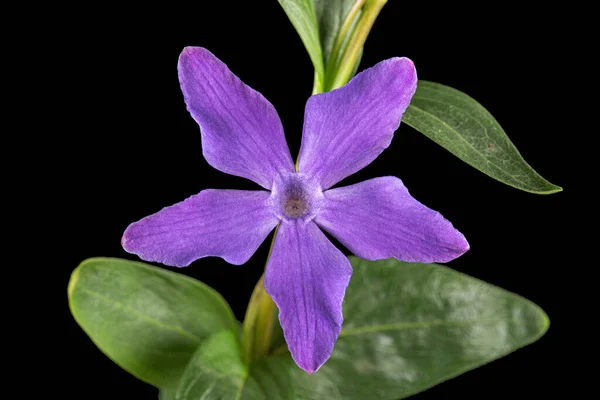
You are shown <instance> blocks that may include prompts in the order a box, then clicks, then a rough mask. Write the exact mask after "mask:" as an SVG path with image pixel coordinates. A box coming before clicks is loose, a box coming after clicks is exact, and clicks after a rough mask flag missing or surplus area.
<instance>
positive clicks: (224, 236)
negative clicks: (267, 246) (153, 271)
mask: <svg viewBox="0 0 600 400" xmlns="http://www.w3.org/2000/svg"><path fill="white" fill-rule="evenodd" d="M269 196H270V193H269V192H266V191H262V190H261V191H244V190H215V189H209V190H203V191H202V192H200V193H198V194H197V195H194V196H191V197H189V198H188V199H186V200H184V201H182V202H181V203H177V204H175V205H172V206H170V207H166V208H163V209H162V210H161V211H159V212H157V213H156V214H153V215H150V216H148V217H146V218H143V219H141V220H139V221H138V222H134V223H133V224H131V225H129V227H127V229H126V230H125V233H124V234H123V239H122V240H121V243H122V245H123V248H124V249H125V250H126V251H127V252H129V253H133V254H137V255H138V256H139V257H140V258H141V259H143V260H146V261H156V262H160V263H163V264H166V265H171V266H174V267H186V266H188V265H190V264H191V263H192V262H193V261H195V260H197V259H199V258H202V257H208V256H217V257H221V258H223V259H225V261H227V262H228V263H231V264H236V265H240V264H243V263H245V262H246V261H248V259H249V258H250V257H251V256H252V254H254V252H255V251H256V249H257V248H258V246H260V244H261V243H262V242H263V241H264V240H265V238H266V237H267V235H268V234H269V232H271V231H272V230H273V228H274V227H275V226H276V225H277V223H278V222H279V220H278V219H277V218H276V217H275V216H274V214H273V212H272V211H271V208H270V206H269V204H268V200H269Z"/></svg>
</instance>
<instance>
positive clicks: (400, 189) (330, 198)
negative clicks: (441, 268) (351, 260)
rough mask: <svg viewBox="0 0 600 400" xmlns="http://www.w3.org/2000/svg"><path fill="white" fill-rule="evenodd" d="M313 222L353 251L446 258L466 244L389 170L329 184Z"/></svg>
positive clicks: (367, 255)
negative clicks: (346, 183)
mask: <svg viewBox="0 0 600 400" xmlns="http://www.w3.org/2000/svg"><path fill="white" fill-rule="evenodd" d="M324 196H325V200H324V201H323V205H322V207H321V210H320V213H319V215H318V216H317V217H316V218H315V222H316V223H317V225H319V226H320V227H322V228H323V229H325V230H326V231H327V232H329V233H331V234H332V235H333V236H334V237H335V238H337V239H338V240H339V241H340V242H341V243H343V244H344V246H346V247H347V248H348V249H349V250H350V251H352V252H353V253H354V254H356V255H357V256H358V257H361V258H364V259H367V260H379V259H384V258H390V257H394V258H397V259H399V260H402V261H409V262H424V263H430V262H448V261H450V260H453V259H455V258H456V257H458V256H460V255H462V254H463V253H464V252H466V251H467V250H469V244H468V243H467V241H466V239H465V237H464V236H463V234H462V233H460V232H459V231H457V230H456V229H454V227H453V226H452V224H451V223H450V221H448V220H447V219H445V218H444V217H443V216H442V215H441V214H440V213H439V212H437V211H434V210H432V209H430V208H427V207H425V206H424V205H423V204H421V203H419V202H418V201H417V200H415V199H414V198H413V197H412V196H411V195H410V194H409V193H408V190H407V189H406V187H405V186H404V185H403V184H402V181H401V180H400V179H398V178H396V177H393V176H387V177H382V178H375V179H370V180H368V181H364V182H361V183H357V184H356V185H351V186H346V187H341V188H336V189H331V190H328V191H326V192H325V193H324Z"/></svg>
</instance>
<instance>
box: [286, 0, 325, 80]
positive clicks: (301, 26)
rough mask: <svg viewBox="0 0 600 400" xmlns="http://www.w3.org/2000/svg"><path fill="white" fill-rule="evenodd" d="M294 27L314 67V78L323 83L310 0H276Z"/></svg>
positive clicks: (319, 52) (315, 23) (321, 53)
mask: <svg viewBox="0 0 600 400" xmlns="http://www.w3.org/2000/svg"><path fill="white" fill-rule="evenodd" d="M277 1H279V4H280V5H281V7H282V8H283V10H284V11H285V13H286V14H287V16H288V18H289V19H290V21H291V22H292V25H294V28H296V31H297V32H298V35H300V39H302V43H304V47H306V51H308V55H309V56H310V59H311V61H312V64H313V67H314V68H315V80H316V81H317V82H318V85H319V87H321V86H322V85H323V79H324V76H325V66H324V65H323V51H322V50H321V42H320V41H319V27H318V25H317V18H316V16H315V9H314V6H313V2H312V0H277Z"/></svg>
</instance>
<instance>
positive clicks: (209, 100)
mask: <svg viewBox="0 0 600 400" xmlns="http://www.w3.org/2000/svg"><path fill="white" fill-rule="evenodd" d="M177 68H178V71H179V82H180V84H181V90H182V92H183V96H184V99H185V103H186V105H187V109H188V111H189V112H190V114H192V117H193V118H194V120H196V122H197V123H198V124H199V125H200V132H201V134H202V153H203V154H204V158H206V161H208V163H209V164H210V165H212V166H213V167H215V168H216V169H218V170H220V171H223V172H226V173H228V174H231V175H236V176H242V177H244V178H248V179H251V180H253V181H254V182H256V183H258V184H259V185H261V186H262V187H264V188H266V189H271V184H272V180H273V177H275V176H276V174H277V173H278V172H279V171H288V172H293V171H294V163H293V162H292V157H291V155H290V150H289V148H288V146H287V143H286V141H285V136H284V134H283V127H282V126H281V121H280V120H279V116H278V115H277V111H275V108H274V107H273V105H272V104H271V103H269V101H268V100H267V99H265V98H264V97H263V96H262V95H261V94H260V93H258V92H257V91H255V90H254V89H252V88H250V87H249V86H247V85H246V84H244V83H243V82H242V81H241V80H240V79H239V78H238V77H237V76H235V75H234V74H233V73H232V72H231V71H230V70H229V68H227V66H226V65H225V64H224V63H223V62H222V61H221V60H219V59H218V58H217V57H215V56H214V55H213V54H212V53H211V52H209V51H208V50H206V49H204V48H201V47H186V48H185V49H184V50H183V52H182V53H181V55H180V57H179V64H178V66H177Z"/></svg>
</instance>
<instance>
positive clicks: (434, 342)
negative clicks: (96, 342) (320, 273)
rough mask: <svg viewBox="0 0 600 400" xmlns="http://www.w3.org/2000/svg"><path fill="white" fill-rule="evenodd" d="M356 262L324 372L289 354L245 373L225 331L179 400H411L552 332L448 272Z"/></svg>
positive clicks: (544, 321)
mask: <svg viewBox="0 0 600 400" xmlns="http://www.w3.org/2000/svg"><path fill="white" fill-rule="evenodd" d="M350 259H351V262H352V266H353V268H354V273H353V276H352V279H351V281H350V286H349V287H348V289H347V291H346V297H345V301H344V317H345V321H344V327H343V329H342V333H341V334H340V337H339V339H338V341H337V343H336V345H335V349H334V351H333V354H332V355H331V358H330V359H329V361H327V362H326V363H325V364H324V365H323V366H322V367H321V369H320V370H319V371H317V372H316V373H315V374H313V375H308V374H307V373H305V372H304V371H302V370H301V369H300V368H298V367H297V366H296V365H295V364H294V362H293V360H292V359H291V357H290V356H289V354H288V353H286V352H285V351H284V354H282V355H273V356H270V357H267V358H263V359H261V360H258V361H257V362H256V363H254V364H253V365H252V366H251V367H250V368H249V367H248V366H246V365H244V363H243V358H242V353H241V349H240V345H239V343H238V341H237V338H236V336H235V335H233V334H231V333H227V332H222V333H219V334H217V335H215V336H213V337H212V338H211V339H210V340H208V341H206V342H205V343H204V344H203V346H202V347H201V348H200V349H199V350H198V352H197V353H196V354H195V355H194V357H193V359H192V361H191V362H190V365H189V366H188V369H186V372H185V374H184V376H183V378H182V380H181V383H180V387H179V389H178V395H179V396H178V397H175V398H176V399H177V400H200V399H207V398H218V399H232V400H254V399H270V400H271V399H273V400H278V399H290V400H291V399H306V400H311V399H333V400H335V399H357V400H358V399H361V400H362V399H373V400H377V399H381V400H393V399H399V398H405V397H408V396H411V395H413V394H415V393H418V392H420V391H423V390H425V389H427V388H429V387H431V386H434V385H436V384H438V383H440V382H443V381H445V380H448V379H450V378H452V377H455V376H457V375H459V374H461V373H463V372H466V371H468V370H471V369H473V368H476V367H478V366H481V365H483V364H486V363H488V362H490V361H492V360H495V359H497V358H500V357H502V356H504V355H506V354H508V353H510V352H512V351H514V350H516V349H518V348H520V347H522V346H525V345H527V344H529V343H531V342H534V341H535V340H537V339H538V338H540V337H541V336H542V335H543V334H544V332H545V331H546V330H547V329H548V325H549V321H548V317H547V316H546V314H545V313H544V312H543V311H542V310H541V309H540V308H539V307H538V306H536V305H535V304H533V303H532V302H530V301H528V300H526V299H524V298H522V297H519V296H517V295H515V294H513V293H510V292H507V291H505V290H503V289H500V288H498V287H495V286H492V285H490V284H487V283H485V282H482V281H480V280H477V279H475V278H472V277H469V276H466V275H463V274H461V273H459V272H456V271H453V270H451V269H449V268H447V267H444V266H441V265H436V264H419V263H404V262H401V261H397V260H394V259H390V260H381V261H365V260H361V259H359V258H356V257H351V258H350ZM285 349H286V348H285V347H283V348H282V350H285ZM276 352H277V351H276Z"/></svg>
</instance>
